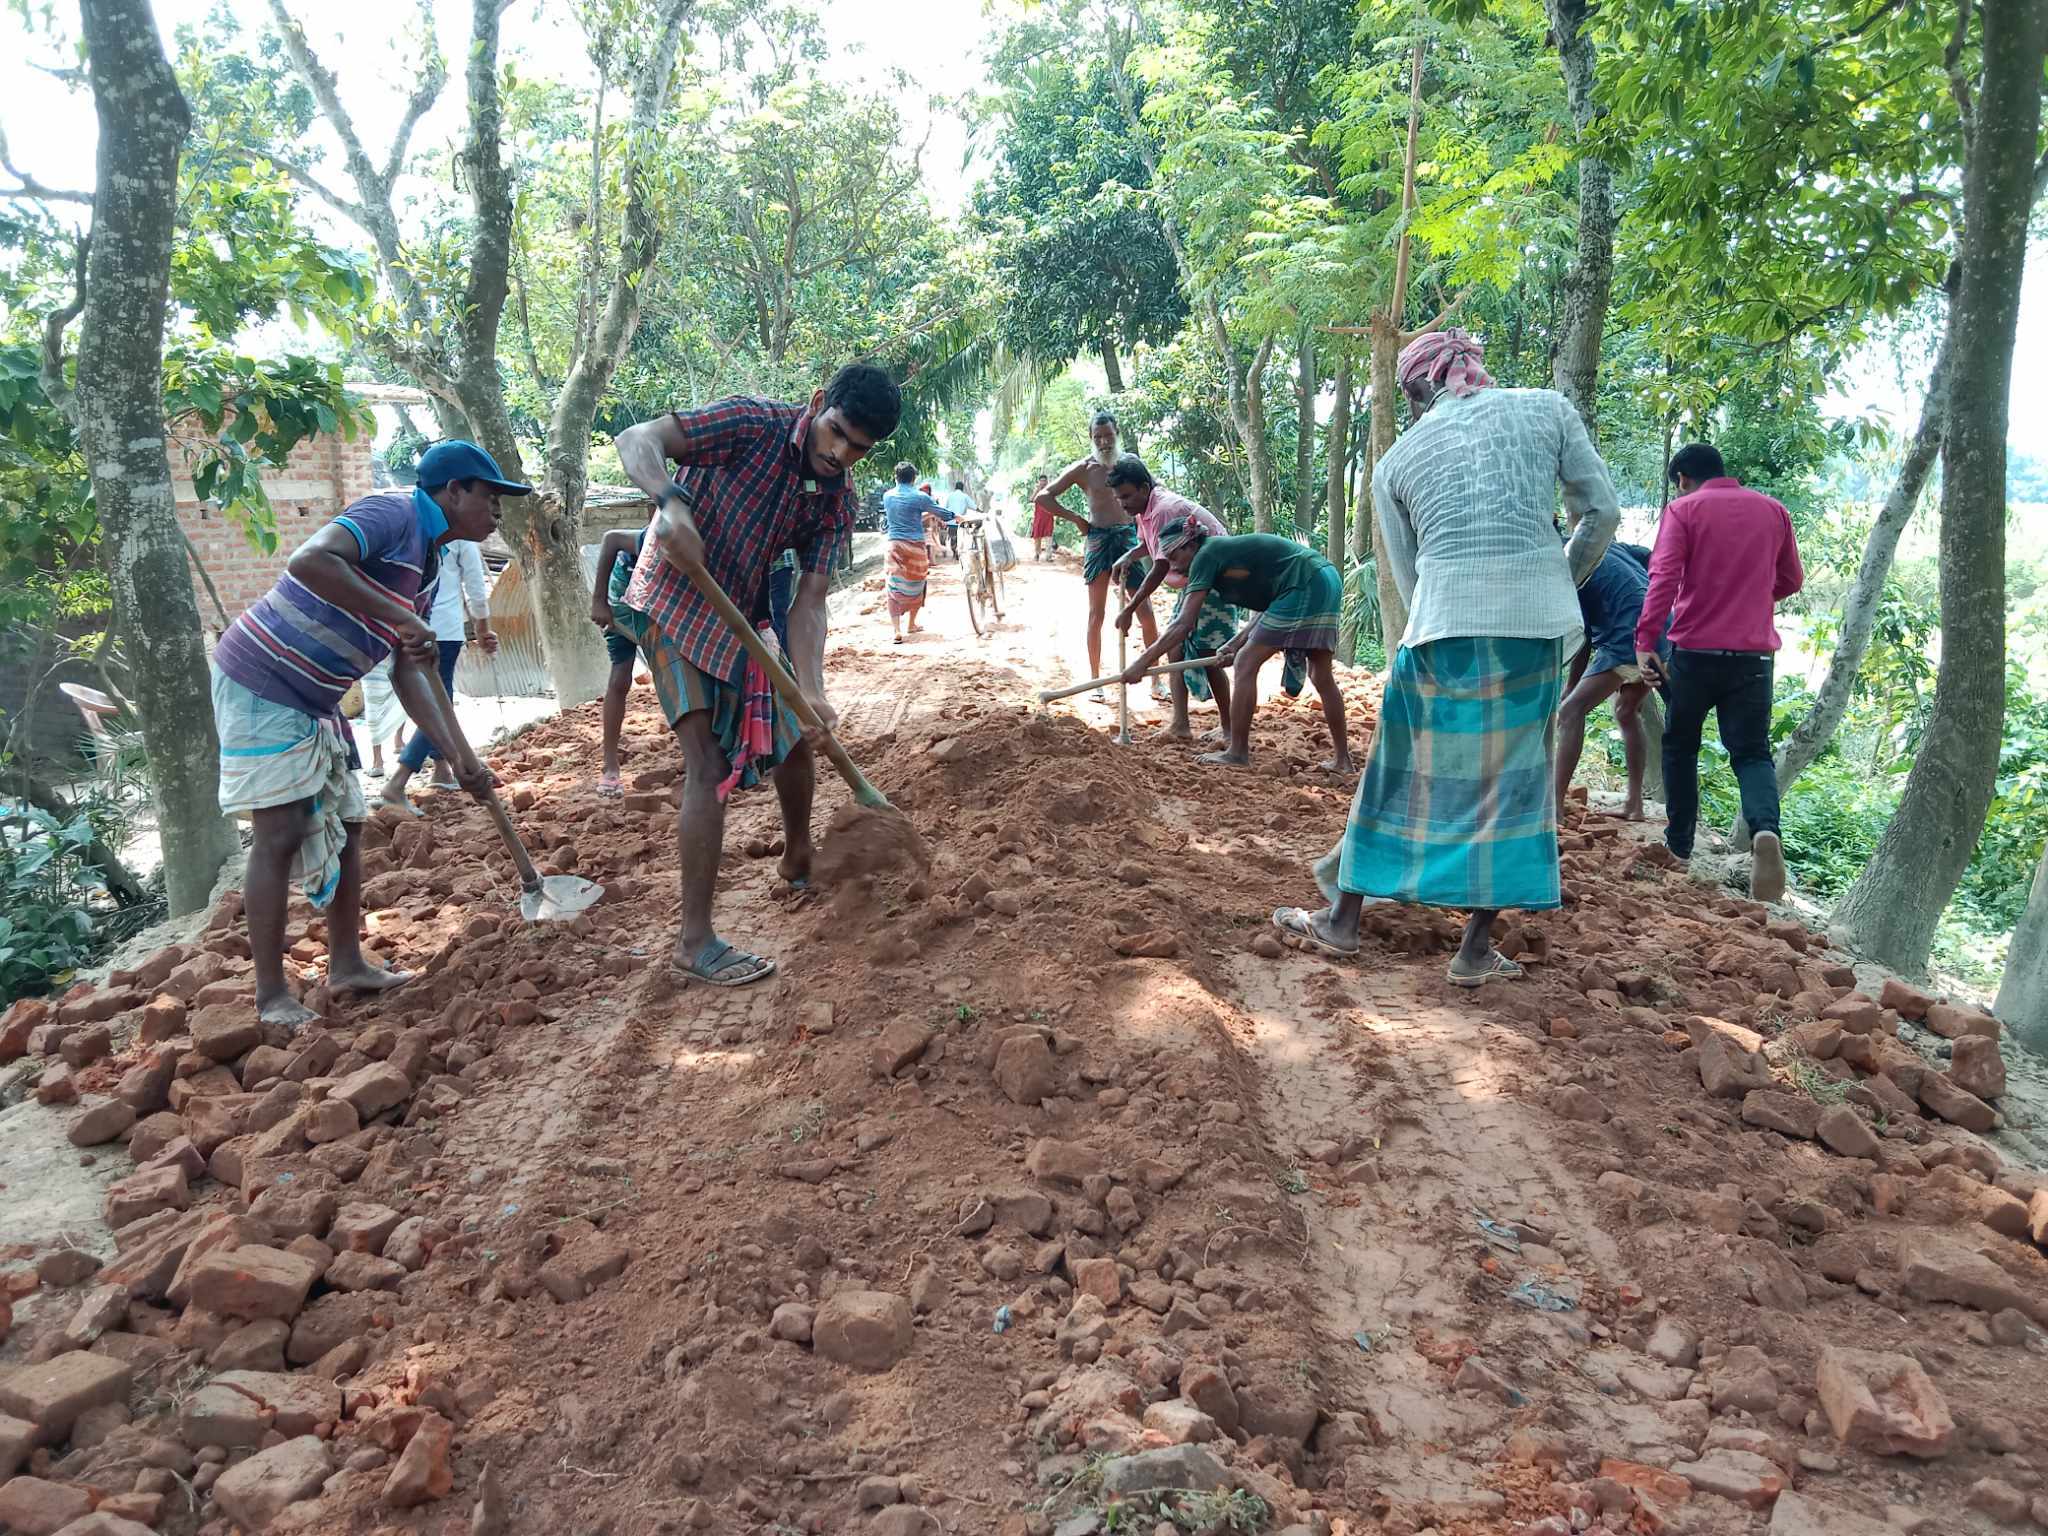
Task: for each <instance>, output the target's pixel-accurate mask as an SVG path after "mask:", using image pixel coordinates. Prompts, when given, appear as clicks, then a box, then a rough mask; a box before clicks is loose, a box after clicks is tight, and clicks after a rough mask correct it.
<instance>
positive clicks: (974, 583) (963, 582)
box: [960, 550, 985, 635]
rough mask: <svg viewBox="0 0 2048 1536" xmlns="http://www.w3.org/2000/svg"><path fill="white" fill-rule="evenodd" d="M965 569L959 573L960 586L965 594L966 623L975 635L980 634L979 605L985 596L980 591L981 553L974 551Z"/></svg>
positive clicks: (968, 558)
mask: <svg viewBox="0 0 2048 1536" xmlns="http://www.w3.org/2000/svg"><path fill="white" fill-rule="evenodd" d="M966 566H967V568H966V569H965V570H964V571H962V572H961V573H960V586H961V589H962V591H964V592H965V593H966V594H967V622H968V623H969V624H972V625H973V626H974V632H975V634H977V635H979V634H981V633H982V622H981V605H982V602H983V600H984V596H985V594H984V593H983V591H982V586H981V582H982V574H981V573H982V560H981V552H980V551H979V550H976V551H974V552H973V553H972V554H970V555H969V556H968V557H967V560H966Z"/></svg>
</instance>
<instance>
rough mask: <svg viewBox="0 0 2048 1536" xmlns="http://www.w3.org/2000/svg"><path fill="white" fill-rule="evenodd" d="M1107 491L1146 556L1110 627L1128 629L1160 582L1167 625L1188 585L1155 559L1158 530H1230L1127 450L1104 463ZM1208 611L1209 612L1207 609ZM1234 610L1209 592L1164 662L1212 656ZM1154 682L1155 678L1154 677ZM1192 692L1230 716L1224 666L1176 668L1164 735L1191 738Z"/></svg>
mask: <svg viewBox="0 0 2048 1536" xmlns="http://www.w3.org/2000/svg"><path fill="white" fill-rule="evenodd" d="M1109 490H1110V494H1111V495H1113V496H1115V497H1116V499H1117V503H1118V505H1120V506H1121V507H1122V508H1123V509H1124V511H1125V512H1127V513H1129V514H1130V518H1131V521H1132V522H1134V523H1136V524H1137V526H1138V542H1139V544H1140V546H1141V547H1142V548H1143V549H1144V551H1145V553H1146V555H1147V556H1148V557H1150V560H1151V569H1150V570H1149V571H1147V572H1146V573H1145V581H1144V583H1143V585H1141V586H1140V587H1139V589H1138V591H1137V592H1136V593H1135V594H1134V595H1133V596H1132V598H1131V600H1130V603H1129V605H1128V606H1127V607H1126V609H1125V610H1124V612H1123V613H1122V614H1120V615H1119V616H1118V618H1117V623H1116V627H1117V628H1118V629H1119V630H1128V629H1129V628H1130V625H1131V615H1132V614H1133V613H1140V612H1144V613H1149V612H1150V611H1151V610H1150V608H1149V606H1146V605H1149V603H1150V602H1151V598H1152V593H1153V590H1154V589H1155V588H1158V587H1160V586H1166V587H1170V588H1172V589H1173V592H1174V598H1175V601H1174V605H1173V613H1172V615H1171V616H1170V617H1169V618H1168V619H1167V621H1166V622H1167V623H1168V625H1171V624H1172V623H1173V621H1174V619H1177V618H1179V617H1180V599H1181V598H1182V597H1183V596H1184V595H1185V589H1186V587H1187V584H1188V578H1187V573H1186V572H1185V571H1176V570H1174V569H1173V568H1172V567H1171V566H1170V565H1169V564H1168V563H1167V562H1166V561H1164V560H1162V559H1161V558H1160V557H1159V531H1160V530H1161V529H1162V528H1164V527H1165V526H1166V525H1167V524H1168V523H1170V522H1173V521H1174V520H1176V519H1177V518H1183V517H1191V518H1193V519H1194V520H1195V522H1196V523H1197V524H1198V525H1199V526H1200V527H1201V528H1202V529H1203V531H1204V532H1206V533H1209V534H1212V535H1214V536H1216V537H1218V538H1221V537H1222V536H1223V535H1225V534H1227V533H1229V532H1230V530H1229V529H1228V528H1225V527H1224V526H1223V523H1222V521H1221V520H1220V519H1219V518H1218V517H1217V516H1216V514H1215V513H1213V512H1211V511H1210V510H1209V509H1208V508H1207V507H1204V506H1199V505H1197V504H1196V503H1195V502H1192V501H1189V500H1188V499H1187V497H1185V496H1179V495H1176V494H1175V493H1174V492H1172V491H1169V490H1168V489H1166V487H1165V486H1163V485H1158V484H1156V483H1154V481H1153V479H1152V472H1151V471H1150V470H1149V469H1147V468H1146V467H1145V461H1144V460H1143V459H1141V458H1139V457H1138V456H1137V455H1136V454H1135V453H1127V454H1125V455H1124V456H1123V457H1122V458H1120V459H1118V460H1117V461H1116V463H1114V464H1112V465H1111V466H1110V470H1109ZM1211 609H1214V610H1215V612H1213V613H1212V612H1211V611H1210V610H1211ZM1237 631H1238V614H1237V610H1236V609H1235V608H1233V607H1231V606H1230V605H1229V604H1228V603H1225V602H1222V601H1219V600H1218V599H1217V598H1215V597H1214V596H1212V597H1211V598H1210V599H1209V601H1208V602H1207V603H1206V604H1205V605H1204V606H1203V609H1202V614H1201V619H1200V621H1199V622H1198V623H1197V624H1196V626H1195V632H1194V634H1193V635H1191V636H1190V637H1189V639H1188V642H1187V644H1186V645H1184V646H1182V647H1181V654H1180V655H1178V656H1172V657H1169V658H1167V659H1168V660H1170V661H1192V660H1193V659H1194V658H1195V657H1197V656H1213V655H1214V654H1215V653H1216V652H1217V651H1218V650H1220V649H1221V648H1222V647H1223V646H1225V645H1228V644H1229V643H1230V642H1231V640H1232V639H1234V638H1235V637H1236V635H1237ZM1154 681H1155V682H1156V681H1157V680H1156V679H1155V680H1154ZM1190 689H1192V690H1193V692H1194V695H1195V697H1196V698H1207V697H1208V696H1209V695H1210V694H1214V695H1215V696H1216V709H1217V712H1218V713H1217V718H1218V719H1219V720H1224V721H1227V720H1229V718H1230V669H1229V668H1228V667H1204V668H1203V669H1202V670H1201V671H1200V672H1176V673H1174V674H1173V682H1172V696H1173V724H1172V725H1170V726H1168V727H1167V729H1166V734H1167V736H1168V737H1170V738H1172V739H1174V740H1177V741H1191V740H1193V739H1194V734H1195V733H1194V728H1193V727H1192V726H1190V725H1189V724H1188V693H1189V691H1190ZM1212 734H1213V735H1214V736H1216V738H1217V739H1219V740H1221V739H1222V736H1223V734H1224V733H1223V731H1222V730H1221V728H1220V727H1219V729H1217V730H1216V731H1215V732H1213V733H1212Z"/></svg>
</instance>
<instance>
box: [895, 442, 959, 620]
mask: <svg viewBox="0 0 2048 1536" xmlns="http://www.w3.org/2000/svg"><path fill="white" fill-rule="evenodd" d="M916 478H917V466H916V465H915V464H911V463H908V462H906V463H902V464H898V465H897V466H896V484H895V485H894V486H892V487H891V488H890V490H889V492H888V494H887V495H885V496H884V497H883V498H882V531H883V532H884V533H885V534H887V535H888V539H889V544H888V549H887V552H886V553H885V555H884V557H883V568H884V570H885V571H886V572H887V573H888V582H889V624H890V627H891V628H893V629H894V630H895V631H896V643H897V644H898V645H901V644H902V643H903V633H904V631H903V623H904V620H906V619H908V620H909V621H910V633H911V634H913V635H915V634H919V633H921V631H920V630H919V628H918V624H917V615H918V610H920V609H921V608H923V607H924V591H925V582H926V578H927V577H928V576H930V574H931V568H932V553H931V547H930V546H929V545H927V544H926V543H925V541H924V520H925V518H927V517H936V518H939V519H941V520H943V519H944V518H945V515H946V513H945V509H944V508H943V507H941V506H940V505H939V504H938V503H937V502H936V501H933V500H932V499H931V497H929V496H927V495H925V493H924V492H923V491H920V490H919V489H918V488H917V487H916V486H914V485H912V484H911V481H913V480H915V479H916Z"/></svg>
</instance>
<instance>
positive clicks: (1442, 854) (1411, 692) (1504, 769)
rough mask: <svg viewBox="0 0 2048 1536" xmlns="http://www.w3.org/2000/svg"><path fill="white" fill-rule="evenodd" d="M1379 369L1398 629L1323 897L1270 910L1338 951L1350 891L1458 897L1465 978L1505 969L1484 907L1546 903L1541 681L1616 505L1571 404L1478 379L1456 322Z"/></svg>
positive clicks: (1554, 859)
mask: <svg viewBox="0 0 2048 1536" xmlns="http://www.w3.org/2000/svg"><path fill="white" fill-rule="evenodd" d="M1397 377H1398V379H1399V382H1400V385H1401V391H1402V393H1403V394H1404V395H1405V396H1406V397H1407V400H1408V409H1409V412H1410V414H1411V416H1412V418H1413V425H1411V426H1410V427H1409V429H1408V430H1407V431H1406V432H1405V433H1403V434H1402V435H1401V437H1400V438H1399V439H1397V440H1396V442H1395V443H1394V446H1393V447H1392V448H1390V449H1388V450H1387V452H1386V454H1385V455H1384V456H1383V457H1382V458H1381V459H1380V461H1379V463H1378V465H1377V466H1376V467H1375V468H1374V470H1373V477H1372V499H1373V512H1374V515H1375V516H1376V517H1377V518H1378V519H1379V526H1380V531H1381V534H1382V536H1383V538H1384V540H1385V543H1386V550H1387V561H1388V564H1389V566H1390V567H1391V569H1392V571H1393V575H1394V580H1395V584H1396V586H1398V587H1399V589H1400V592H1401V596H1402V598H1403V599H1404V600H1405V601H1406V603H1407V605H1408V629H1407V633H1406V634H1404V635H1403V636H1402V637H1401V641H1400V648H1399V650H1398V651H1397V652H1396V653H1395V656H1394V664H1393V670H1392V673H1391V675H1390V677H1389V678H1388V681H1387V689H1386V695H1385V698H1384V700H1383V701H1382V703H1381V707H1380V721H1379V730H1378V733H1377V734H1376V735H1375V736H1374V738H1373V745H1372V752H1371V755H1370V756H1369V757H1368V759H1367V761H1366V767H1365V772H1364V773H1363V774H1362V775H1361V776H1360V778H1359V781H1358V793H1357V796H1356V797H1355V798H1354V799H1353V801H1352V804H1351V815H1350V818H1349V820H1348V822H1347V823H1346V826H1345V829H1344V836H1343V838H1342V840H1341V841H1340V842H1339V843H1338V845H1337V846H1336V847H1335V848H1334V849H1332V850H1331V852H1330V853H1329V855H1328V856H1327V857H1325V858H1324V859H1323V860H1322V861H1321V862H1319V863H1318V864H1317V865H1316V868H1315V876H1316V883H1317V885H1318V886H1319V887H1320V888H1321V890H1322V892H1323V895H1324V896H1325V897H1326V898H1327V899H1328V901H1329V905H1328V906H1327V907H1325V908H1323V909H1322V910H1321V911H1316V912H1309V911H1304V910H1302V909H1301V908H1299V907H1282V908H1280V909H1279V910H1278V911H1276V912H1275V913H1274V914H1273V922H1274V925H1275V926H1276V927H1277V928H1278V929H1279V930H1280V933H1281V936H1282V937H1283V938H1284V939H1285V940H1287V942H1289V943H1291V944H1293V945H1295V946H1296V947H1298V948H1309V949H1315V950H1320V951H1322V952H1324V953H1326V954H1336V955H1350V954H1355V953H1356V952H1357V950H1358V928H1359V918H1360V915H1361V912H1362V910H1363V907H1364V903H1365V900H1366V898H1368V897H1372V898H1375V899H1380V900H1393V901H1401V902H1409V903H1414V904H1419V905H1423V906H1432V907H1448V908H1453V909H1457V910H1461V911H1464V912H1467V913H1469V914H1470V916H1469V918H1468V920H1467V922H1466V925H1465V933H1464V937H1463V939H1462V940H1461V942H1460V944H1459V946H1458V952H1457V954H1456V955H1455V956H1454V957H1453V958H1452V960H1451V964H1450V973H1449V974H1450V980H1451V981H1452V982H1453V983H1455V984H1456V985H1458V986H1464V987H1476V986H1480V985H1483V984H1484V983H1486V982H1488V981H1491V980H1494V979H1495V978H1501V977H1513V976H1519V975H1520V974H1521V967H1519V966H1518V965H1516V964H1515V963H1514V962H1513V961H1512V960H1510V959H1509V958H1508V957H1507V956H1505V955H1503V954H1501V953H1500V951H1499V950H1497V949H1495V948H1494V947H1493V941H1492V931H1493V920H1494V918H1495V917H1496V916H1497V915H1498V914H1499V913H1500V912H1501V911H1502V910H1504V909H1506V908H1510V907H1512V908H1520V909H1523V910H1540V909H1545V908H1550V907H1555V906H1557V905H1558V902H1559V894H1560V892H1559V874H1558V850H1557V791H1556V785H1555V780H1554V778H1553V774H1554V753H1555V734H1554V732H1555V726H1556V717H1557V705H1558V695H1559V692H1560V690H1561V684H1562V680H1563V669H1564V662H1565V659H1566V658H1567V657H1568V656H1570V655H1572V654H1574V653H1576V651H1577V649H1578V645H1579V635H1580V616H1579V599H1578V587H1579V584H1580V582H1582V581H1584V580H1585V578H1586V577H1587V576H1588V575H1589V574H1590V573H1591V572H1592V570H1593V568H1594V567H1595V566H1596V565H1598V564H1599V562H1600V558H1601V556H1602V555H1603V554H1605V553H1606V550H1607V546H1608V544H1609V543H1610V542H1612V540H1613V538H1614V533H1615V530H1616V529H1617V528H1618V527H1620V525H1621V507H1620V504H1619V502H1618V501H1617V500H1616V498H1615V494H1614V486H1613V483H1612V482H1611V481H1610V480H1609V479H1608V476H1607V467H1606V466H1605V465H1604V464H1602V463H1601V461H1600V455H1599V454H1598V453H1597V452H1596V451H1595V450H1594V447H1593V443H1592V440H1591V438H1589V437H1588V436H1587V434H1586V427H1585V423H1584V422H1582V421H1581V420H1580V419H1579V413H1578V411H1577V410H1576V409H1575V408H1574V407H1573V405H1572V403H1571V402H1570V401H1569V400H1567V399H1566V398H1565V397H1564V396H1563V395H1561V394H1558V393H1556V392H1555V391H1553V390H1548V389H1500V388H1496V387H1495V386H1494V382H1493V380H1492V378H1491V377H1490V376H1489V375H1488V374H1487V372H1486V367H1485V363H1484V361H1483V357H1482V354H1481V351H1480V345H1479V342H1478V341H1477V340H1476V339H1475V338H1473V337H1471V336H1468V335H1467V334H1465V332H1463V331H1460V330H1447V331H1437V332H1432V333H1431V334H1429V335H1426V336H1422V337H1419V338H1418V339H1417V340H1415V341H1414V342H1412V343H1410V344H1409V345H1408V346H1407V347H1406V348H1404V349H1403V350H1402V353H1401V356H1400V360H1399V363H1398V365H1397ZM1559 486H1562V487H1563V491H1564V507H1565V514H1566V517H1567V519H1568V520H1569V523H1570V527H1571V535H1570V538H1569V541H1568V542H1567V543H1565V544H1562V545H1561V544H1560V543H1559V542H1558V537H1557V529H1556V527H1555V525H1554V523H1553V521H1552V518H1553V516H1554V507H1555V503H1556V496H1557V489H1558V487H1559Z"/></svg>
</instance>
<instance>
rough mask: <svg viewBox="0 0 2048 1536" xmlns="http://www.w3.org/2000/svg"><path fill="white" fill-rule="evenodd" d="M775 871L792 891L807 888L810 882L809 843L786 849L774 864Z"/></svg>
mask: <svg viewBox="0 0 2048 1536" xmlns="http://www.w3.org/2000/svg"><path fill="white" fill-rule="evenodd" d="M775 873H776V874H778V875H780V876H781V877H782V883H783V884H784V885H786V886H788V887H789V888H790V889H791V890H793V891H801V890H807V889H809V887H810V883H811V845H810V844H809V843H805V844H804V845H803V846H802V847H800V848H791V849H789V850H788V851H786V852H785V853H784V854H783V855H782V858H781V859H780V860H779V861H778V862H777V863H776V865H775Z"/></svg>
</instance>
